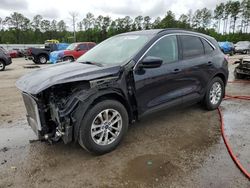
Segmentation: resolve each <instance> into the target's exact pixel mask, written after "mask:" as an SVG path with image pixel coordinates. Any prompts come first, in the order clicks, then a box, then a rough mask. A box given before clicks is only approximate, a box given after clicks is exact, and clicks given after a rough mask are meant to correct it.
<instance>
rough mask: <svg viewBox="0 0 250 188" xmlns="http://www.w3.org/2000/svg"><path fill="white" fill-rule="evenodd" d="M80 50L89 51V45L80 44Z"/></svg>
mask: <svg viewBox="0 0 250 188" xmlns="http://www.w3.org/2000/svg"><path fill="white" fill-rule="evenodd" d="M78 48H79V49H80V50H87V49H88V45H87V44H79V46H78Z"/></svg>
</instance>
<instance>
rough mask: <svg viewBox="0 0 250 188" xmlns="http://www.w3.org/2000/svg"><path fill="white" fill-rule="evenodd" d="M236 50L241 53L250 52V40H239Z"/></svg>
mask: <svg viewBox="0 0 250 188" xmlns="http://www.w3.org/2000/svg"><path fill="white" fill-rule="evenodd" d="M235 52H236V53H241V54H247V53H249V52H250V42H249V41H239V42H237V43H236V44H235Z"/></svg>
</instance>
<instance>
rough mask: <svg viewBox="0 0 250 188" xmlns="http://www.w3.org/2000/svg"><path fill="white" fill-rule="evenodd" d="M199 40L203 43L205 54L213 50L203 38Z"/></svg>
mask: <svg viewBox="0 0 250 188" xmlns="http://www.w3.org/2000/svg"><path fill="white" fill-rule="evenodd" d="M201 41H202V43H203V45H204V50H205V53H206V54H209V53H211V52H212V51H214V49H213V47H212V46H211V45H210V44H209V43H208V42H207V41H206V40H205V39H201Z"/></svg>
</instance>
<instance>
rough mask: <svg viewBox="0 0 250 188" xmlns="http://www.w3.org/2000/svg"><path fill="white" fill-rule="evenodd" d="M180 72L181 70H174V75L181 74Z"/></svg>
mask: <svg viewBox="0 0 250 188" xmlns="http://www.w3.org/2000/svg"><path fill="white" fill-rule="evenodd" d="M179 72H181V69H174V70H173V73H174V74H177V73H179Z"/></svg>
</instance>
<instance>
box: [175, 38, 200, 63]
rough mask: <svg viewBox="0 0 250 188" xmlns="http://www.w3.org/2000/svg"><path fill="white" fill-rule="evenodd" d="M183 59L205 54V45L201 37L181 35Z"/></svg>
mask: <svg viewBox="0 0 250 188" xmlns="http://www.w3.org/2000/svg"><path fill="white" fill-rule="evenodd" d="M180 39H181V44H182V51H183V58H184V59H185V58H191V57H196V56H199V55H203V54H204V48H203V44H202V43H201V40H200V38H199V37H195V36H189V35H181V36H180Z"/></svg>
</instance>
